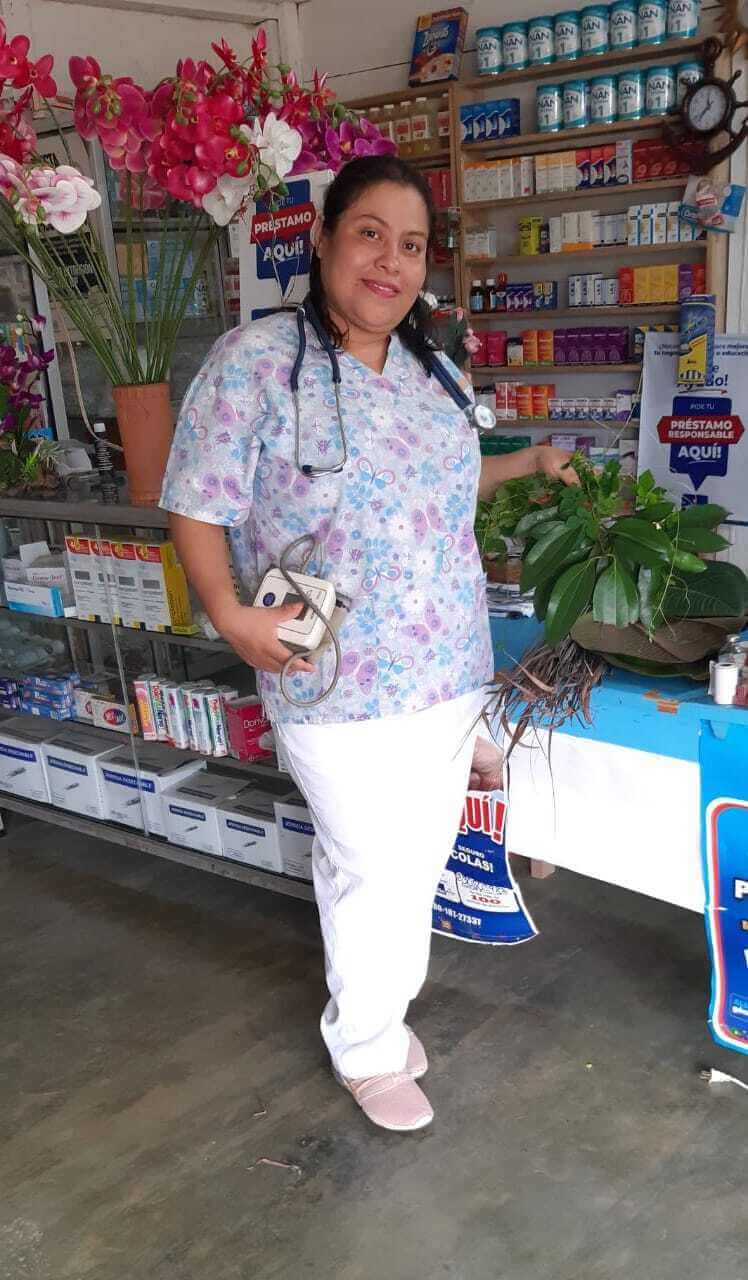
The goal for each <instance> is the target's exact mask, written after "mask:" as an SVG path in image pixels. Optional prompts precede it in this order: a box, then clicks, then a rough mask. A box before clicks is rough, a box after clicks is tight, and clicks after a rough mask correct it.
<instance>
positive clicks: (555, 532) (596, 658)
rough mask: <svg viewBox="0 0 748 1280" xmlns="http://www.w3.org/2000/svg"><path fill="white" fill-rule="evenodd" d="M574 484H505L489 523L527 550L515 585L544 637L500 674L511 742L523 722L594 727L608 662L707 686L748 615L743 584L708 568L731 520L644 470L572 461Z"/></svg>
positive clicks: (736, 572)
mask: <svg viewBox="0 0 748 1280" xmlns="http://www.w3.org/2000/svg"><path fill="white" fill-rule="evenodd" d="M573 466H574V468H575V470H576V472H577V474H578V476H579V480H580V484H579V486H568V487H567V486H566V485H564V484H562V483H561V482H558V481H552V480H549V479H546V478H544V477H534V478H532V479H529V480H528V479H525V480H515V481H510V482H509V483H508V484H506V485H504V486H503V488H502V489H501V490H500V492H499V493H498V495H497V497H496V499H495V500H494V502H493V503H492V504H491V505H490V508H489V510H488V512H485V511H482V512H479V520H482V521H483V524H484V526H486V525H493V527H495V528H496V529H497V530H498V531H499V532H500V533H501V534H502V535H507V534H509V535H511V536H512V537H514V538H520V539H522V540H523V542H524V549H523V553H522V565H523V567H522V577H521V583H520V585H521V587H522V589H523V590H524V591H532V592H533V602H534V608H535V615H536V617H537V618H538V619H540V620H541V621H542V622H543V623H544V635H543V640H542V642H541V643H540V644H538V645H536V646H535V647H534V648H533V649H532V650H530V651H529V652H528V653H527V654H526V655H525V656H524V658H523V661H522V662H521V663H520V664H518V666H517V668H516V669H515V670H513V671H508V672H502V673H500V674H499V676H498V677H497V682H498V689H497V695H496V710H497V711H498V713H499V716H500V719H501V721H502V723H503V726H504V728H505V729H506V730H507V731H508V732H509V735H510V738H511V740H512V743H514V742H516V741H518V740H519V737H521V735H522V733H524V732H525V730H526V729H527V728H528V727H529V726H530V725H533V724H535V725H540V724H542V725H544V726H545V727H546V728H548V727H550V728H554V727H558V726H559V725H560V724H563V723H564V722H565V721H566V720H567V719H569V718H570V717H572V716H575V715H580V716H582V717H584V718H586V719H587V720H589V697H590V693H591V690H592V688H593V687H594V686H595V684H597V683H598V682H599V680H600V679H601V678H602V676H603V674H604V672H605V670H606V667H607V664H608V663H612V664H614V665H617V666H622V667H625V668H627V669H629V670H632V671H636V672H640V673H642V674H647V675H652V676H666V675H674V674H679V675H683V674H685V675H692V676H694V677H696V678H703V677H704V675H705V670H706V668H705V660H706V658H707V657H708V656H709V654H711V653H714V652H716V651H717V650H718V649H719V648H720V646H721V643H722V641H723V639H724V636H725V634H727V633H728V632H732V631H736V630H739V629H740V627H741V625H742V624H743V621H744V619H745V616H746V611H748V578H747V577H746V575H745V574H744V573H743V571H742V570H741V569H739V568H738V567H737V566H736V565H733V564H729V563H727V562H725V561H722V560H713V559H706V558H705V557H707V556H713V555H715V554H716V553H718V552H720V551H723V550H725V548H726V547H727V546H728V545H729V544H728V542H727V540H726V539H725V538H724V537H722V535H721V534H719V533H717V532H716V529H717V526H718V525H720V524H721V523H722V522H723V521H724V520H725V519H726V517H727V515H728V512H727V511H726V510H725V509H724V508H723V507H720V506H717V505H715V504H712V503H709V504H704V505H695V506H689V507H686V508H684V509H679V508H678V507H676V505H675V503H674V502H673V501H671V500H670V499H669V498H668V496H667V494H666V492H665V490H664V489H662V488H659V487H658V486H657V485H656V484H655V482H654V479H653V477H652V474H651V473H650V472H648V471H647V472H644V474H643V475H641V476H640V477H639V478H638V480H635V479H634V478H632V477H627V476H624V475H622V473H621V467H620V463H617V462H610V463H608V464H607V465H606V466H605V467H603V468H602V470H600V471H596V470H595V469H594V468H593V467H591V466H590V465H589V463H588V462H587V461H586V460H585V459H584V458H583V457H582V456H580V455H576V456H575V457H574V459H573Z"/></svg>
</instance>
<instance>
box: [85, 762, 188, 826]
mask: <svg viewBox="0 0 748 1280" xmlns="http://www.w3.org/2000/svg"><path fill="white" fill-rule="evenodd" d="M205 764H206V762H205V760H202V759H201V758H200V757H199V756H189V755H188V756H184V755H177V754H176V752H175V751H174V750H172V748H171V747H165V746H160V745H159V744H158V743H146V744H145V745H143V746H140V745H139V746H138V750H137V762H136V760H135V758H134V756H133V752H132V751H131V750H130V748H129V747H125V748H121V749H120V750H119V751H116V752H115V754H114V755H113V756H110V757H109V758H108V759H106V760H102V761H101V762H100V763H99V766H98V767H99V769H100V772H101V785H102V791H103V795H104V817H105V818H107V819H108V820H109V821H110V822H122V823H124V825H125V826H127V827H137V828H138V830H140V831H146V832H147V833H148V835H152V836H165V835H166V824H165V822H164V811H163V794H164V792H165V791H166V790H167V789H168V788H169V787H176V786H181V785H182V784H183V783H185V782H186V781H187V779H188V778H190V777H192V776H193V774H195V773H199V772H201V771H202V770H204V769H205Z"/></svg>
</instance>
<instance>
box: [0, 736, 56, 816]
mask: <svg viewBox="0 0 748 1280" xmlns="http://www.w3.org/2000/svg"><path fill="white" fill-rule="evenodd" d="M60 732H63V730H60V729H55V728H54V727H53V726H52V725H50V724H43V723H41V722H40V721H39V720H29V719H28V718H27V717H26V716H10V717H9V718H8V719H6V720H3V721H0V789H2V790H3V791H9V792H10V793H11V794H12V795H14V796H23V797H24V798H25V799H27V800H37V801H39V803H41V804H49V802H50V794H49V779H48V777H47V767H46V763H45V759H44V751H43V747H42V744H43V743H45V742H50V743H51V742H53V741H54V738H55V735H56V734H57V733H60Z"/></svg>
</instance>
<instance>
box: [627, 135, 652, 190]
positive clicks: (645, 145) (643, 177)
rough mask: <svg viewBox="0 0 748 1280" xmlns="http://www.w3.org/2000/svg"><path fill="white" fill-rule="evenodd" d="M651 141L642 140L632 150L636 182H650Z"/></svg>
mask: <svg viewBox="0 0 748 1280" xmlns="http://www.w3.org/2000/svg"><path fill="white" fill-rule="evenodd" d="M649 145H650V144H649V140H648V139H646V138H640V139H639V140H638V141H637V142H635V143H634V145H633V147H632V148H631V153H632V168H633V178H634V182H648V181H649Z"/></svg>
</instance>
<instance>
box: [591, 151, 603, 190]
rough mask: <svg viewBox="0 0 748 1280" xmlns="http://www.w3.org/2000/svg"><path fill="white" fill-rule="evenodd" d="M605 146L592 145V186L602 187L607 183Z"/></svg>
mask: <svg viewBox="0 0 748 1280" xmlns="http://www.w3.org/2000/svg"><path fill="white" fill-rule="evenodd" d="M603 156H604V152H603V148H602V147H590V186H591V187H602V186H603V185H604V183H605V167H604V161H603Z"/></svg>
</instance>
